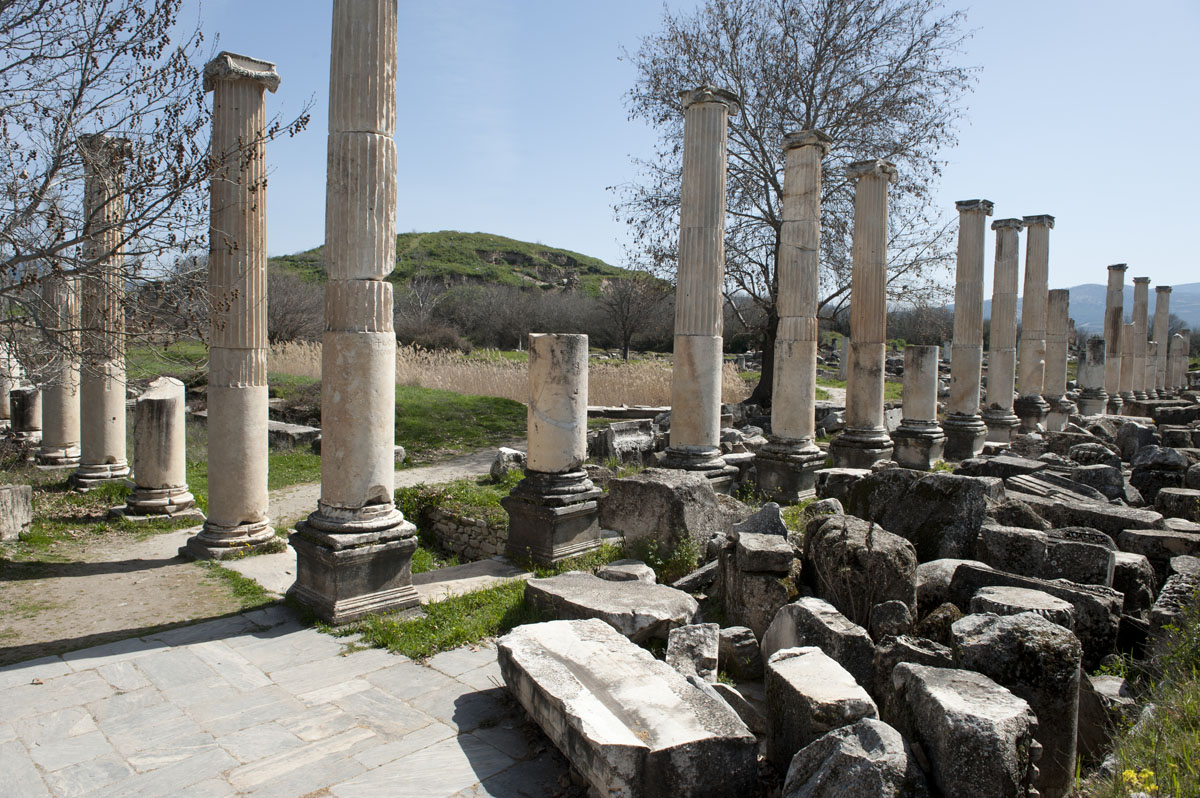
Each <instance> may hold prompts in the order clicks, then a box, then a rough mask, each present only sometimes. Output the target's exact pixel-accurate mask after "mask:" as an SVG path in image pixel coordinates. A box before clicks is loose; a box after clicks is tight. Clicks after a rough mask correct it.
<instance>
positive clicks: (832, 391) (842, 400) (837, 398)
mask: <svg viewBox="0 0 1200 798" xmlns="http://www.w3.org/2000/svg"><path fill="white" fill-rule="evenodd" d="M821 390H823V391H825V392H826V393H828V394H829V401H830V402H837V403H838V404H840V405H841V406H842V407H845V406H846V389H845V388H833V387H828V388H827V387H825V386H821Z"/></svg>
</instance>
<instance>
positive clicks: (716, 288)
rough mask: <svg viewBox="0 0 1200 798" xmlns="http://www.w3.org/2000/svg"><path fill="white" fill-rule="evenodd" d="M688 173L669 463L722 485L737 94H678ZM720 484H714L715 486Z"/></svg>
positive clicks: (725, 477)
mask: <svg viewBox="0 0 1200 798" xmlns="http://www.w3.org/2000/svg"><path fill="white" fill-rule="evenodd" d="M680 100H681V102H682V105H683V113H684V122H683V178H682V186H681V189H680V191H681V195H680V207H679V269H678V272H677V284H676V289H675V362H674V368H673V369H672V373H671V432H670V445H669V446H668V448H667V453H666V459H665V465H667V466H668V467H671V468H682V469H686V470H688V471H701V472H704V473H705V475H706V476H708V477H710V478H712V479H714V480H715V481H716V482H717V483H718V484H719V485H720V486H722V487H724V485H726V484H727V483H730V482H731V481H732V479H733V476H734V475H735V474H736V473H737V469H736V467H734V466H728V465H726V463H725V461H724V460H723V459H722V458H721V450H720V434H721V366H722V359H723V358H722V347H723V341H724V339H723V338H722V334H723V329H722V326H723V319H724V304H725V302H724V294H723V292H722V288H723V285H724V280H725V179H726V174H725V172H726V164H725V161H726V152H727V150H728V132H729V115H730V114H731V113H737V111H738V109H739V100H738V98H737V97H736V96H735V95H733V94H731V93H729V92H727V91H724V90H723V89H716V88H713V87H711V86H702V87H700V88H698V89H694V90H692V91H685V92H682V93H680ZM714 487H716V485H714Z"/></svg>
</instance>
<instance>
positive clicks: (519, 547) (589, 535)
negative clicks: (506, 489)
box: [500, 471, 602, 564]
mask: <svg viewBox="0 0 1200 798" xmlns="http://www.w3.org/2000/svg"><path fill="white" fill-rule="evenodd" d="M601 493H602V491H601V490H600V489H599V488H597V487H596V486H595V485H593V484H592V481H591V480H590V479H588V478H587V473H586V472H584V471H570V472H567V473H564V474H546V473H539V472H536V471H531V472H527V476H526V477H525V479H523V480H521V481H520V482H519V483H518V484H517V486H516V487H515V488H513V490H512V493H510V494H509V495H508V496H505V497H504V498H503V499H501V500H500V504H501V506H503V507H504V509H505V511H506V512H507V513H508V519H509V520H508V541H507V543H506V545H505V554H506V555H507V556H509V557H511V558H514V559H520V560H524V559H530V560H532V561H534V562H537V563H542V564H552V563H556V562H559V561H561V560H565V559H568V558H570V557H575V556H577V555H580V554H584V553H585V552H588V551H591V550H593V549H596V548H598V547H599V546H600V543H601V535H600V510H599V507H600V505H599V504H598V503H597V501H596V499H598V498H599V497H600V495H601Z"/></svg>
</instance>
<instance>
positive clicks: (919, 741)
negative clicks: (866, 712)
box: [884, 663, 1040, 798]
mask: <svg viewBox="0 0 1200 798" xmlns="http://www.w3.org/2000/svg"><path fill="white" fill-rule="evenodd" d="M892 682H893V685H894V686H895V690H896V700H895V705H896V711H897V717H896V718H895V719H894V720H893V721H892V725H893V726H894V727H895V728H896V729H897V730H898V731H899V732H900V733H901V734H902V735H904V738H905V739H907V740H908V741H909V742H910V743H911V744H913V746H914V747H916V746H920V749H921V751H923V752H924V755H925V757H926V758H927V759H928V761H929V770H930V776H931V781H932V782H933V787H934V789H935V790H937V791H938V792H939V793H940V794H941V795H946V796H951V795H952V796H954V798H1023V796H1026V795H1028V794H1029V790H1030V788H1031V787H1032V786H1033V778H1034V775H1035V774H1036V772H1037V768H1036V766H1035V762H1036V759H1037V757H1038V756H1039V755H1040V751H1039V750H1038V746H1037V743H1036V742H1035V741H1034V739H1033V738H1034V734H1035V732H1036V731H1037V717H1036V716H1035V715H1034V713H1033V710H1032V709H1030V707H1029V704H1028V703H1027V702H1026V701H1025V700H1024V699H1022V698H1018V697H1017V696H1015V695H1013V694H1012V692H1011V691H1009V690H1007V689H1005V688H1004V687H1001V686H1000V685H998V684H996V683H995V682H994V681H992V680H991V679H989V678H988V677H987V676H984V675H983V674H981V673H975V672H973V671H965V670H955V669H950V668H931V667H927V666H924V665H914V664H910V663H901V664H900V665H897V666H896V669H895V670H894V671H893V672H892ZM884 720H888V719H887V718H885V719H884Z"/></svg>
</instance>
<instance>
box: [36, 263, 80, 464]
mask: <svg viewBox="0 0 1200 798" xmlns="http://www.w3.org/2000/svg"><path fill="white" fill-rule="evenodd" d="M42 301H43V303H44V305H45V308H46V313H45V322H46V328H47V333H48V334H49V337H50V345H51V347H52V350H51V352H50V357H51V362H50V364H49V368H48V369H47V377H46V380H45V382H44V383H43V384H42V447H41V449H39V450H38V455H37V459H38V462H39V463H41V464H42V465H47V466H72V465H78V464H79V322H80V319H79V281H78V280H76V279H75V278H74V277H70V276H66V275H61V274H51V275H47V276H46V277H45V279H44V280H43V281H42Z"/></svg>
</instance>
